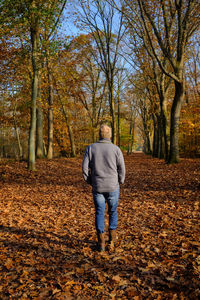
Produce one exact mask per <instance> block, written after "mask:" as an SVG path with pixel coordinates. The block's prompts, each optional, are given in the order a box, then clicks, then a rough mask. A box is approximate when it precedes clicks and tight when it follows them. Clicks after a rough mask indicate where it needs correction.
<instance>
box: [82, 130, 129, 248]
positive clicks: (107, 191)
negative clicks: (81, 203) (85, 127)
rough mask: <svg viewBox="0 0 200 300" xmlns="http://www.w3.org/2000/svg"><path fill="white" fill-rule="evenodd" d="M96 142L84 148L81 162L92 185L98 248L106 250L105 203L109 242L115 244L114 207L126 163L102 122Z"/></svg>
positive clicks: (115, 214)
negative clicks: (107, 214) (107, 216)
mask: <svg viewBox="0 0 200 300" xmlns="http://www.w3.org/2000/svg"><path fill="white" fill-rule="evenodd" d="M99 138H100V139H99V141H98V142H96V143H94V144H91V145H89V146H88V147H87V149H86V151H85V155H84V158H83V163H82V171H83V177H84V180H85V181H86V182H87V183H89V184H90V185H92V193H93V200H94V205H95V226H96V231H97V238H98V247H99V250H100V251H104V250H105V236H104V217H105V206H106V202H107V203H108V213H109V243H110V247H111V248H113V247H114V243H115V240H116V228H117V224H118V215H117V206H118V200H119V191H120V184H123V183H124V179H125V165H124V158H123V154H122V152H121V150H120V148H119V147H117V146H116V145H114V144H112V142H111V140H110V139H111V128H110V127H109V126H107V125H101V127H100V129H99Z"/></svg>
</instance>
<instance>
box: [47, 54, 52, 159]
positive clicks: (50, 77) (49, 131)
mask: <svg viewBox="0 0 200 300" xmlns="http://www.w3.org/2000/svg"><path fill="white" fill-rule="evenodd" d="M47 72H48V81H49V99H48V102H49V109H48V152H47V158H48V159H52V158H53V82H52V75H51V70H50V67H49V62H48V58H47Z"/></svg>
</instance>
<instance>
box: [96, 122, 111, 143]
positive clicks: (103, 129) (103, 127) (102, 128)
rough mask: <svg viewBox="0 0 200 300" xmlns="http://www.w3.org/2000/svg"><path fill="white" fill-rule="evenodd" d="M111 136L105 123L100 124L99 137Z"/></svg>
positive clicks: (108, 137) (109, 129)
mask: <svg viewBox="0 0 200 300" xmlns="http://www.w3.org/2000/svg"><path fill="white" fill-rule="evenodd" d="M111 136H112V132H111V128H110V127H109V126H108V125H106V124H103V125H101V126H100V129H99V137H100V139H110V138H111Z"/></svg>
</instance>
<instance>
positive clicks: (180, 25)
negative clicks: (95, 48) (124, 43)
mask: <svg viewBox="0 0 200 300" xmlns="http://www.w3.org/2000/svg"><path fill="white" fill-rule="evenodd" d="M115 4H116V3H115ZM123 5H124V8H125V7H126V9H125V10H126V14H125V15H126V17H127V18H128V21H129V24H131V26H133V27H135V24H137V25H136V26H138V25H139V26H142V29H143V31H144V33H145V36H146V38H147V39H148V44H149V47H151V50H152V53H153V55H154V57H155V59H156V61H157V63H158V64H159V66H160V68H161V70H162V72H163V73H164V74H166V75H167V76H169V77H170V78H172V79H173V81H174V85H175V94H174V99H173V103H172V108H171V125H170V153H169V159H168V162H169V163H175V162H178V161H179V143H178V141H179V118H180V110H181V106H182V103H183V100H184V95H185V82H184V63H185V57H186V50H187V45H188V42H189V40H190V38H191V36H192V35H193V34H194V33H195V31H196V30H197V29H198V28H199V26H200V3H199V1H196V0H190V1H188V0H173V1H171V0H167V1H163V0H156V1H154V0H137V2H132V1H129V0H123ZM134 20H138V22H137V23H134ZM174 47H175V48H174ZM160 54H162V57H163V56H164V57H165V59H166V61H167V64H166V65H165V64H163V61H162V60H161V59H160V57H161V56H160Z"/></svg>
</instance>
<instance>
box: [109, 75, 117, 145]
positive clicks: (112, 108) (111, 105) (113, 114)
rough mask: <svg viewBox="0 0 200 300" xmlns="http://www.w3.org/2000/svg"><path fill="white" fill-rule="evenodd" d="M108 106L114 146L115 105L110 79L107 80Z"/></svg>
mask: <svg viewBox="0 0 200 300" xmlns="http://www.w3.org/2000/svg"><path fill="white" fill-rule="evenodd" d="M109 80H110V82H108V85H109V104H110V116H111V120H112V121H111V123H112V142H113V144H116V118H115V103H114V99H113V83H112V78H111V79H109Z"/></svg>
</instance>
